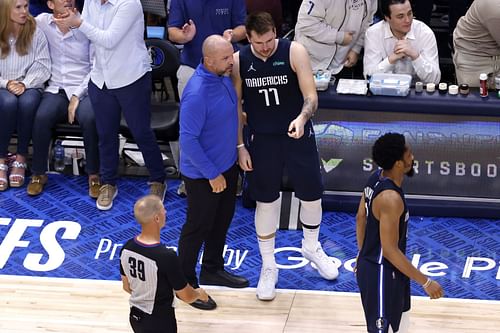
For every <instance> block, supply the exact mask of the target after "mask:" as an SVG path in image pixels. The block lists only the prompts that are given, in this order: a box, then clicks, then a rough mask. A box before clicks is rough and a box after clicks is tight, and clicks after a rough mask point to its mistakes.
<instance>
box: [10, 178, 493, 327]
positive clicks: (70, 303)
mask: <svg viewBox="0 0 500 333" xmlns="http://www.w3.org/2000/svg"><path fill="white" fill-rule="evenodd" d="M86 181H87V180H86V178H85V177H74V176H63V175H56V174H54V175H52V174H51V175H50V176H49V183H48V185H47V186H46V190H45V191H44V193H43V194H42V195H40V196H38V197H35V198H32V197H28V195H27V194H26V189H25V188H22V189H9V190H8V191H7V192H3V193H0V307H1V309H2V311H0V332H26V333H28V332H66V333H70V332H71V333H76V332H129V331H130V329H129V328H128V324H127V294H126V293H125V292H122V291H121V285H120V283H119V282H118V281H119V279H120V277H119V260H118V257H119V251H120V248H121V246H122V244H124V243H125V242H126V241H127V240H128V239H129V238H131V237H133V236H135V235H136V234H137V232H138V230H139V228H138V226H137V224H136V222H135V221H134V218H133V214H132V207H133V204H134V202H135V200H136V199H137V198H139V197H140V196H142V195H144V194H146V193H147V185H146V182H145V180H144V178H122V179H121V180H120V182H119V183H118V186H119V193H118V197H117V198H116V199H115V204H114V207H113V208H112V210H110V211H107V212H100V211H98V210H97V209H96V208H95V201H94V200H92V199H90V198H89V197H88V196H87V194H86V189H87V186H86ZM177 184H178V181H176V180H172V181H170V180H169V191H168V193H167V197H166V199H165V206H166V209H167V225H166V227H165V228H164V230H163V232H162V241H163V242H164V243H165V244H166V245H167V246H169V247H173V248H175V247H176V246H177V241H178V237H179V234H180V228H181V227H182V224H183V222H184V218H185V214H186V203H185V199H182V198H180V197H178V196H177V195H176V194H175V191H174V189H175V188H177ZM410 213H411V212H410ZM301 238H302V232H301V231H294V230H280V231H279V232H278V235H277V241H276V256H277V262H278V264H279V268H280V275H279V282H278V288H279V289H280V290H281V291H280V292H279V294H278V297H277V299H276V300H275V301H273V302H259V301H257V300H256V299H255V290H254V288H255V287H256V284H257V280H258V277H259V270H260V257H259V254H258V249H257V242H256V236H255V231H254V225H253V210H251V209H246V208H243V207H242V206H241V203H240V202H239V201H238V207H237V210H236V214H235V218H234V220H233V223H232V226H231V229H230V230H229V234H228V237H227V246H226V249H225V253H224V258H225V264H226V269H227V270H230V271H232V272H234V273H237V274H241V275H244V276H246V277H247V278H248V279H249V280H250V288H247V289H246V290H231V289H228V288H209V292H210V293H211V294H212V295H213V296H214V298H215V299H216V301H217V302H218V304H219V308H218V309H217V310H215V311H213V312H202V311H199V310H195V309H192V308H191V307H189V306H187V305H184V304H180V305H179V308H178V311H177V313H178V319H179V332H199V331H204V332H247V331H248V332H255V331H262V332H298V331H302V332H326V331H328V332H365V329H364V320H363V314H362V310H361V304H360V300H359V295H358V294H357V292H358V289H357V285H356V281H355V277H354V274H353V272H352V265H353V263H354V259H355V257H356V240H355V218H354V215H353V214H348V213H339V212H324V216H323V224H322V229H321V235H320V240H321V242H322V244H323V248H324V250H325V252H326V253H327V254H328V255H329V256H330V257H331V258H332V260H334V261H335V263H337V265H338V266H339V271H340V275H339V278H338V279H337V280H335V281H326V280H323V279H321V278H320V277H319V275H318V273H317V272H316V270H315V269H314V267H312V266H311V265H310V264H309V263H308V261H307V260H305V259H304V258H303V257H302V256H301V254H300V243H301ZM407 255H408V257H409V258H410V260H411V261H412V262H413V264H414V265H415V266H417V267H418V268H419V269H420V270H421V271H422V272H424V273H425V274H427V275H428V276H430V277H432V278H433V279H435V280H437V281H439V283H441V285H442V286H443V288H444V290H445V292H446V299H444V300H438V301H430V300H428V299H426V298H425V297H423V296H424V294H423V291H422V289H421V288H420V287H419V286H416V285H412V295H414V296H416V297H414V298H413V311H412V312H413V316H412V331H411V332H499V331H500V219H496V220H486V219H463V218H436V217H419V216H413V217H411V220H410V227H409V242H408V253H407Z"/></svg>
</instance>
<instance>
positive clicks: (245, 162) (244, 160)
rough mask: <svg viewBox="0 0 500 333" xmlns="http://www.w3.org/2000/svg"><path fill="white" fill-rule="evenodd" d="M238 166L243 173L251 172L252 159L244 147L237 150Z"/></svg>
mask: <svg viewBox="0 0 500 333" xmlns="http://www.w3.org/2000/svg"><path fill="white" fill-rule="evenodd" d="M238 165H239V166H240V168H241V169H242V170H243V171H252V170H253V167H252V158H251V157H250V153H248V150H247V148H246V147H241V148H238Z"/></svg>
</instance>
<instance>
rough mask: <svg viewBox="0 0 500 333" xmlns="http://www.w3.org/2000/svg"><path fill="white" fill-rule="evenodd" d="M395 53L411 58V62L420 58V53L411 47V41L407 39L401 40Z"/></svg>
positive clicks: (397, 43) (395, 46)
mask: <svg viewBox="0 0 500 333" xmlns="http://www.w3.org/2000/svg"><path fill="white" fill-rule="evenodd" d="M394 53H395V54H402V55H403V56H406V57H410V58H411V60H415V59H417V58H418V52H417V51H415V49H414V48H413V47H412V46H411V44H410V41H408V40H407V39H401V40H398V41H397V42H396V45H394Z"/></svg>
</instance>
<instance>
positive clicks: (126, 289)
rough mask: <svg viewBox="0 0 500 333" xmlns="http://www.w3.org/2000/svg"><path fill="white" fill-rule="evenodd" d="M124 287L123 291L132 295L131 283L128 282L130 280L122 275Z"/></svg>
mask: <svg viewBox="0 0 500 333" xmlns="http://www.w3.org/2000/svg"><path fill="white" fill-rule="evenodd" d="M121 277H122V287H123V290H125V291H126V292H128V293H129V294H131V293H132V289H130V283H129V282H128V279H127V277H126V276H125V275H122V276H121Z"/></svg>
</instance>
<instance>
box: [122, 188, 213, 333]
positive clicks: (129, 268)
mask: <svg viewBox="0 0 500 333" xmlns="http://www.w3.org/2000/svg"><path fill="white" fill-rule="evenodd" d="M134 215H135V218H136V219H137V222H139V224H140V225H141V233H140V234H139V235H138V236H136V237H135V238H133V239H131V240H129V241H128V242H127V243H126V244H125V246H124V247H123V248H122V250H121V252H120V274H121V277H122V282H123V289H124V290H125V291H126V292H128V293H129V294H130V300H129V303H130V316H129V320H130V325H131V326H132V329H133V330H134V332H135V333H175V332H177V322H176V319H175V312H174V308H173V301H174V291H175V294H176V295H177V297H178V298H180V299H181V300H183V301H184V302H186V303H191V302H194V301H196V300H198V299H201V300H202V301H204V302H207V301H208V295H207V294H206V292H205V291H204V290H203V289H201V288H199V289H193V287H191V286H190V285H189V284H188V283H187V282H186V278H185V277H184V275H183V273H182V270H181V266H180V263H179V260H178V259H177V255H176V254H175V252H174V251H173V250H171V249H167V248H166V247H165V245H163V244H161V243H160V230H161V229H162V228H163V227H164V226H165V219H166V217H165V215H166V212H165V208H164V207H163V202H162V201H161V199H160V198H159V197H158V196H155V195H148V196H145V197H143V198H141V199H139V200H138V201H137V202H136V204H135V205H134Z"/></svg>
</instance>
